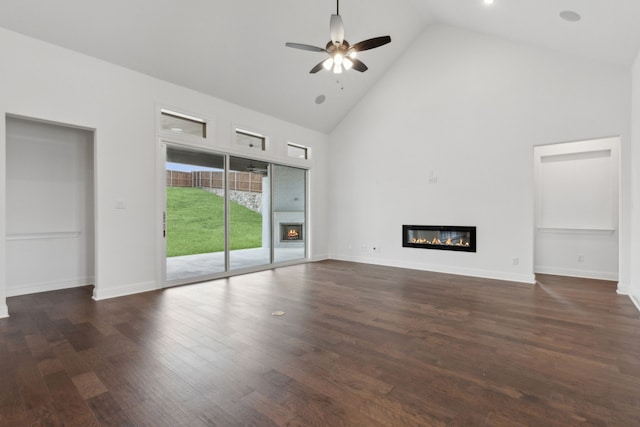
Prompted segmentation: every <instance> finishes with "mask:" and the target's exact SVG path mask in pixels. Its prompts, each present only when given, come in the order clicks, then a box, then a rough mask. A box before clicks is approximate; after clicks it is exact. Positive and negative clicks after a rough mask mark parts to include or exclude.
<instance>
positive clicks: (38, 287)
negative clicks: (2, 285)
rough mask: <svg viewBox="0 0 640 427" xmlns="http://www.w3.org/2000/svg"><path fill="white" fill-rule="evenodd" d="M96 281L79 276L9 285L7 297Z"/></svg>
mask: <svg viewBox="0 0 640 427" xmlns="http://www.w3.org/2000/svg"><path fill="white" fill-rule="evenodd" d="M93 282H94V278H93V277H79V278H75V279H65V280H56V281H53V282H40V283H29V284H23V285H17V286H13V287H12V286H9V285H8V286H7V297H16V296H20V295H29V294H37V293H40V292H50V291H57V290H60V289H69V288H78V287H81V286H87V285H90V284H92V283H93Z"/></svg>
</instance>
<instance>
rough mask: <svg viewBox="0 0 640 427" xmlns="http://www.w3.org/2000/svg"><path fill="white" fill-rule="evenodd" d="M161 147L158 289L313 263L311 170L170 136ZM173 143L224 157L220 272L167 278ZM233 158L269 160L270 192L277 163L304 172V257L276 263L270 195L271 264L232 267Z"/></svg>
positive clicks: (158, 200) (157, 257)
mask: <svg viewBox="0 0 640 427" xmlns="http://www.w3.org/2000/svg"><path fill="white" fill-rule="evenodd" d="M158 142H159V143H158V147H157V150H156V151H157V170H158V173H157V181H158V185H157V188H156V200H157V204H156V218H157V223H156V235H157V236H158V239H157V244H156V252H157V254H156V259H157V266H156V281H157V283H158V288H168V287H173V286H180V285H185V284H190V283H198V282H205V281H209V280H215V279H221V278H225V277H231V276H236V275H241V274H247V273H253V272H258V271H264V270H270V269H273V268H275V267H284V266H288V265H296V264H304V263H307V262H309V260H310V258H309V253H310V242H311V233H310V232H309V229H310V227H309V209H308V208H309V197H310V196H309V169H306V168H302V167H300V166H296V165H287V164H286V163H285V162H278V163H276V162H274V161H272V160H265V159H259V158H255V157H254V158H252V157H248V156H246V155H244V154H240V153H228V152H223V151H219V150H214V149H211V148H210V147H202V146H196V145H195V144H192V143H185V142H184V141H179V140H175V139H173V138H169V137H166V136H161V137H159V138H158ZM168 146H171V147H173V148H175V149H184V150H187V151H198V152H202V153H205V154H212V155H219V156H222V157H224V177H225V179H224V181H225V182H224V215H225V218H224V223H225V249H224V257H225V271H224V272H219V273H212V274H207V275H203V276H197V277H191V278H185V279H179V280H172V281H168V280H167V256H166V253H167V252H166V251H167V244H166V206H167V196H166V172H165V171H166V162H167V147H168ZM231 157H239V158H242V159H247V160H255V161H260V162H266V163H268V164H269V166H268V168H269V174H268V177H269V191H271V192H273V185H274V180H273V165H279V166H287V167H292V168H296V169H300V170H303V171H304V191H305V195H304V224H305V233H306V238H305V239H304V257H303V258H299V259H295V260H288V261H282V262H274V260H275V241H274V227H275V225H274V212H273V197H269V228H270V230H269V235H270V236H271V238H270V240H271V241H270V245H269V263H268V264H263V265H259V266H251V267H246V268H239V269H235V270H231V268H230V263H231V261H230V252H231V251H230V249H229V248H230V224H231V221H230V201H229V200H230V199H229V174H230V160H231Z"/></svg>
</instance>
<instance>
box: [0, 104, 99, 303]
mask: <svg viewBox="0 0 640 427" xmlns="http://www.w3.org/2000/svg"><path fill="white" fill-rule="evenodd" d="M6 123H7V133H6V134H7V140H6V144H7V151H6V153H7V174H6V175H7V187H6V189H7V198H6V210H7V243H6V244H7V270H6V279H7V296H13V295H24V294H29V293H35V292H44V291H50V290H54V289H63V288H69V287H74V286H83V285H87V284H91V283H93V282H94V247H95V242H94V224H93V219H94V211H93V201H94V193H93V190H94V186H93V132H90V131H87V130H83V129H74V128H69V127H65V126H56V125H52V124H48V123H41V122H35V121H31V120H23V119H18V118H13V117H9V118H7V122H6Z"/></svg>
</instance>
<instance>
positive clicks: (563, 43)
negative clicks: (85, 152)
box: [0, 0, 640, 132]
mask: <svg viewBox="0 0 640 427" xmlns="http://www.w3.org/2000/svg"><path fill="white" fill-rule="evenodd" d="M335 8H336V3H335V1H333V0H307V1H301V0H269V1H265V0H109V1H108V2H101V1H97V0H57V1H52V0H0V26H2V27H5V28H7V29H10V30H14V31H16V32H19V33H23V34H26V35H29V36H32V37H35V38H38V39H41V40H45V41H48V42H50V43H53V44H56V45H60V46H63V47H66V48H69V49H72V50H75V51H78V52H82V53H85V54H87V55H90V56H94V57H96V58H100V59H104V60H106V61H109V62H112V63H115V64H119V65H122V66H124V67H127V68H130V69H133V70H137V71H140V72H142V73H145V74H148V75H151V76H154V77H157V78H160V79H163V80H167V81H170V82H174V83H176V84H179V85H181V86H185V87H188V88H191V89H195V90H197V91H200V92H204V93H208V94H211V95H213V96H215V97H218V98H222V99H225V100H228V101H231V102H233V103H236V104H239V105H243V106H245V107H248V108H251V109H254V110H257V111H261V112H264V113H266V114H269V115H272V116H274V117H277V118H280V119H283V120H287V121H290V122H293V123H297V124H299V125H302V126H305V127H308V128H312V129H317V130H319V131H322V132H330V131H331V130H332V129H333V128H334V127H335V126H336V125H337V124H338V123H339V122H340V121H341V120H342V118H343V117H344V116H345V115H346V114H347V113H348V112H349V110H350V109H351V108H353V106H354V105H355V104H356V103H357V102H358V100H359V99H360V98H361V97H362V96H363V95H364V93H365V92H366V91H367V90H368V88H369V87H371V86H372V85H373V84H374V83H375V82H376V80H378V79H379V78H380V77H381V76H382V74H383V73H384V72H385V71H386V70H387V69H388V68H389V67H391V66H392V64H393V62H394V61H395V60H396V59H397V58H398V57H399V56H400V55H402V54H403V53H404V52H405V50H407V49H408V48H409V46H410V45H411V43H412V41H413V40H414V39H415V38H416V37H417V36H418V35H419V34H420V33H421V32H422V31H424V29H425V28H427V27H428V26H429V25H431V24H433V23H437V22H440V23H445V24H450V25H454V26H458V27H463V28H469V29H472V30H476V31H480V32H483V33H489V34H494V35H498V36H501V37H506V38H509V39H513V40H516V41H520V42H524V43H527V44H531V45H536V46H542V47H547V48H551V49H555V50H559V51H562V52H565V53H568V54H572V55H578V56H582V57H586V58H590V59H595V60H598V61H604V62H608V63H611V64H614V65H620V66H630V65H631V63H632V62H633V59H634V58H635V56H636V54H637V53H638V50H639V49H640V22H639V21H640V0H495V4H494V5H493V6H486V5H484V4H483V1H482V0H393V1H388V0H343V1H342V2H341V4H340V14H341V15H342V18H343V21H344V24H345V38H346V39H347V40H349V42H351V43H355V42H358V41H361V40H364V39H368V38H371V37H376V36H381V35H390V36H391V38H392V43H391V44H389V45H386V46H383V47H380V48H378V49H374V50H371V51H367V52H363V53H362V54H361V55H360V56H359V58H360V59H361V60H362V61H363V62H365V63H366V64H367V65H368V66H369V70H368V71H367V72H365V73H358V72H356V71H354V70H351V71H349V72H347V73H344V74H343V75H342V76H341V77H340V82H339V83H338V82H337V81H336V80H337V79H336V75H334V74H332V73H329V72H326V71H321V72H319V73H318V74H309V73H308V71H309V70H310V69H311V67H313V66H314V65H315V64H317V63H318V62H320V61H321V60H322V59H323V58H324V57H323V55H324V54H322V53H314V52H308V51H302V50H296V49H290V48H286V47H285V45H284V44H285V42H288V41H289V42H297V43H305V44H311V45H316V46H324V45H325V44H326V42H327V41H328V39H329V17H330V15H331V14H332V13H335ZM563 10H574V11H576V12H578V13H579V14H580V15H581V16H582V20H581V21H579V22H577V23H569V22H566V21H563V20H562V19H560V17H559V16H558V14H559V13H560V12H561V11H563ZM318 95H325V96H326V101H325V102H324V103H323V104H320V105H318V104H316V103H315V99H316V97H317V96H318ZM185 108H188V106H185Z"/></svg>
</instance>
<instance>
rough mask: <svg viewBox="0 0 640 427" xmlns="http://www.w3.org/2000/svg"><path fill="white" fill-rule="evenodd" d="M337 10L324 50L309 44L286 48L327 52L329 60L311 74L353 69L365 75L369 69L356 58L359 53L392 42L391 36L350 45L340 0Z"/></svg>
mask: <svg viewBox="0 0 640 427" xmlns="http://www.w3.org/2000/svg"><path fill="white" fill-rule="evenodd" d="M336 9H337V10H336V14H335V15H331V21H330V23H329V29H330V32H331V40H329V42H328V43H327V46H326V47H325V48H324V49H323V48H321V47H316V46H311V45H308V44H301V43H289V42H287V43H285V46H287V47H292V48H294V49H302V50H308V51H311V52H326V53H328V54H329V58H327V59H325V60H324V61H322V62H320V63H319V64H318V65H316V66H315V67H313V68H312V69H311V71H309V73H311V74H313V73H317V72H318V71H320V70H322V69H323V68H324V69H325V70H333V72H334V73H336V74H339V73H342V71H343V70H349V69H351V68H353V69H354V70H357V71H360V72H361V73H363V72H365V71H367V70H368V69H369V67H367V66H366V65H365V64H364V63H363V62H362V61H360V60H359V59H357V58H356V56H357V55H358V52H362V51H363V50H369V49H374V48H376V47H380V46H383V45H385V44H387V43H390V42H391V37H390V36H381V37H374V38H372V39H367V40H364V41H361V42H359V43H356V44H354V45H350V44H349V42H348V41H346V40H345V39H344V25H343V24H342V17H341V16H340V0H336Z"/></svg>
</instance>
